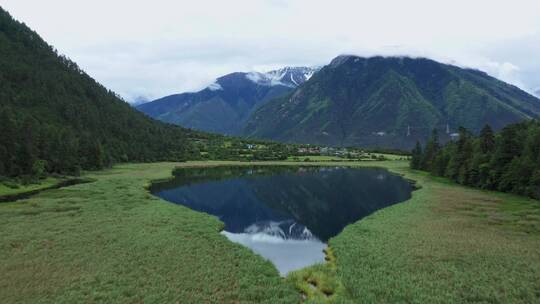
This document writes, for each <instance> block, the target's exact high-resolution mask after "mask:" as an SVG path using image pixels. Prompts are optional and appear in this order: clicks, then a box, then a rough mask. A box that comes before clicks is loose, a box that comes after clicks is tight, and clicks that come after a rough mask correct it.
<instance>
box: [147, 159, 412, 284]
mask: <svg viewBox="0 0 540 304" xmlns="http://www.w3.org/2000/svg"><path fill="white" fill-rule="evenodd" d="M174 176H175V178H174V179H172V180H170V181H167V182H160V183H156V184H153V185H152V187H151V189H150V191H151V192H152V193H153V194H154V195H156V196H158V197H160V198H162V199H165V200H167V201H170V202H172V203H175V204H181V205H184V206H187V207H189V208H191V209H193V210H196V211H200V212H206V213H208V214H212V215H215V216H217V217H218V218H219V219H220V220H221V221H223V222H224V223H225V229H224V231H223V232H222V233H223V234H224V235H225V236H226V237H227V238H228V239H229V240H231V241H233V242H236V243H240V244H242V245H244V246H246V247H249V248H251V249H252V250H253V251H254V252H256V253H258V254H260V255H261V256H263V257H265V258H266V259H268V260H270V261H271V262H272V263H273V264H274V265H275V266H276V268H277V269H278V270H279V272H280V273H281V275H285V274H287V273H288V272H290V271H293V270H297V269H300V268H303V267H306V266H309V265H312V264H315V263H322V262H324V257H325V256H324V253H323V249H324V248H325V247H326V242H327V241H328V239H329V238H331V237H333V236H335V235H337V234H338V233H339V232H341V231H342V230H343V228H344V227H345V226H346V225H348V224H350V223H353V222H356V221H358V220H359V219H361V218H363V217H365V216H367V215H369V214H371V213H373V212H374V211H376V210H379V209H381V208H384V207H387V206H390V205H393V204H395V203H398V202H402V201H405V200H407V199H409V198H410V196H411V191H412V185H411V184H410V183H409V182H408V181H406V180H405V179H403V178H401V177H400V176H397V175H394V174H391V173H390V172H388V171H387V170H384V169H378V168H347V167H314V166H312V167H296V166H256V167H247V166H246V167H214V168H186V169H178V170H176V171H175V172H174Z"/></svg>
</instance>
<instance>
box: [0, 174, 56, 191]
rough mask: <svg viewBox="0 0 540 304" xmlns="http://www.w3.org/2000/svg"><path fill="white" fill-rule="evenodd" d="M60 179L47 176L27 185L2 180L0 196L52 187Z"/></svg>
mask: <svg viewBox="0 0 540 304" xmlns="http://www.w3.org/2000/svg"><path fill="white" fill-rule="evenodd" d="M62 181H63V179H60V178H55V177H47V178H45V179H43V180H40V181H39V182H36V183H31V184H28V185H20V184H16V183H14V182H3V183H0V196H6V195H15V194H21V193H27V192H32V191H36V190H42V189H46V188H50V187H53V186H55V185H57V184H58V183H60V182H62Z"/></svg>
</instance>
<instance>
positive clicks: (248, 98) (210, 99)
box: [136, 67, 318, 135]
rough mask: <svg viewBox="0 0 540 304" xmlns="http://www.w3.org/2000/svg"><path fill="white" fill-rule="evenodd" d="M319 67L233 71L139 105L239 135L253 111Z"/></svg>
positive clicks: (162, 116) (177, 120)
mask: <svg viewBox="0 0 540 304" xmlns="http://www.w3.org/2000/svg"><path fill="white" fill-rule="evenodd" d="M317 70H318V68H316V67H315V68H310V67H285V68H282V69H278V70H274V71H270V72H266V73H261V72H234V73H230V74H227V75H224V76H221V77H219V78H217V79H216V81H215V82H213V83H211V84H210V85H209V86H207V87H206V88H204V89H202V90H200V91H198V92H187V93H180V94H173V95H169V96H165V97H162V98H159V99H156V100H154V101H151V102H148V103H145V104H141V105H138V106H136V108H137V109H138V110H139V111H141V112H143V113H145V114H147V115H148V116H150V117H153V118H156V119H159V120H162V121H165V122H169V123H173V124H177V125H181V126H184V127H187V128H192V129H197V130H201V131H208V132H215V133H221V134H226V135H240V134H241V130H242V129H243V128H244V124H245V122H246V120H247V119H248V117H249V115H250V114H251V113H252V111H253V110H254V109H255V108H257V107H258V106H260V105H262V104H264V103H265V102H267V101H268V100H270V99H272V98H274V97H278V96H281V95H283V94H285V93H287V92H289V91H291V90H292V89H294V88H295V87H296V86H298V85H299V84H302V83H304V82H305V81H306V80H308V79H309V78H311V76H312V75H313V74H314V73H315V72H316V71H317Z"/></svg>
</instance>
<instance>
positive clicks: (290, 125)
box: [243, 55, 540, 149]
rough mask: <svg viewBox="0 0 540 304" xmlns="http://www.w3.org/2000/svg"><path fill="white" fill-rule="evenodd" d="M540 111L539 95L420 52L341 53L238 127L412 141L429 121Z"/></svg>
mask: <svg viewBox="0 0 540 304" xmlns="http://www.w3.org/2000/svg"><path fill="white" fill-rule="evenodd" d="M539 115H540V100H539V99H537V98H536V97H534V96H532V95H530V94H528V93H526V92H524V91H522V90H520V89H519V88H517V87H515V86H513V85H510V84H507V83H504V82H502V81H500V80H497V79H495V78H493V77H491V76H489V75H488V74H486V73H484V72H481V71H477V70H472V69H464V68H459V67H457V66H453V65H447V64H442V63H439V62H436V61H433V60H430V59H425V58H408V57H371V58H363V57H358V56H348V55H346V56H339V57H337V58H335V59H334V60H332V62H331V63H330V64H329V65H327V66H325V67H323V68H322V69H321V70H320V71H319V72H317V73H316V74H315V75H314V76H313V77H312V78H311V79H310V80H309V81H307V82H306V83H304V84H303V85H301V86H299V87H298V88H297V89H296V90H295V91H294V92H292V93H290V94H287V95H286V96H282V97H280V98H276V99H274V100H272V101H270V102H268V103H266V104H265V105H263V106H261V107H260V108H259V109H257V110H256V111H255V112H254V113H253V114H252V116H251V117H250V119H249V121H248V123H247V125H246V128H245V130H244V133H243V134H244V135H246V136H249V137H257V138H267V139H273V140H278V141H284V142H300V143H317V144H324V145H331V146H349V145H354V146H363V147H382V148H398V149H410V148H411V147H412V146H413V145H414V143H415V142H416V141H417V140H419V141H425V140H426V138H427V137H428V136H429V134H430V133H431V132H432V130H433V129H434V128H437V129H438V130H440V133H441V135H442V139H443V140H448V139H449V138H450V136H451V135H452V133H455V132H457V129H458V128H459V127H460V126H463V127H465V128H467V129H469V130H470V131H472V132H475V133H477V132H478V131H479V130H480V129H481V128H482V127H483V126H484V125H485V124H489V125H491V127H492V128H494V129H495V130H499V129H501V128H502V127H504V126H506V125H507V124H511V123H515V122H519V121H522V120H525V119H531V118H535V117H538V116H539Z"/></svg>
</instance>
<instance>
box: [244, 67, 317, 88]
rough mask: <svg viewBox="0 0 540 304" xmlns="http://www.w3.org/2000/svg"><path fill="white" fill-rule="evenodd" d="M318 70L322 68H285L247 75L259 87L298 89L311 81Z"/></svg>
mask: <svg viewBox="0 0 540 304" xmlns="http://www.w3.org/2000/svg"><path fill="white" fill-rule="evenodd" d="M318 70H320V67H285V68H282V69H279V70H274V71H270V72H266V73H261V72H250V73H247V74H246V78H247V79H249V80H251V81H253V82H254V83H256V84H258V85H264V86H276V85H282V86H287V87H291V88H296V87H297V86H299V85H301V84H302V83H304V82H306V81H307V80H309V79H310V78H311V77H312V76H313V74H315V73H316V72H317V71H318Z"/></svg>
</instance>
